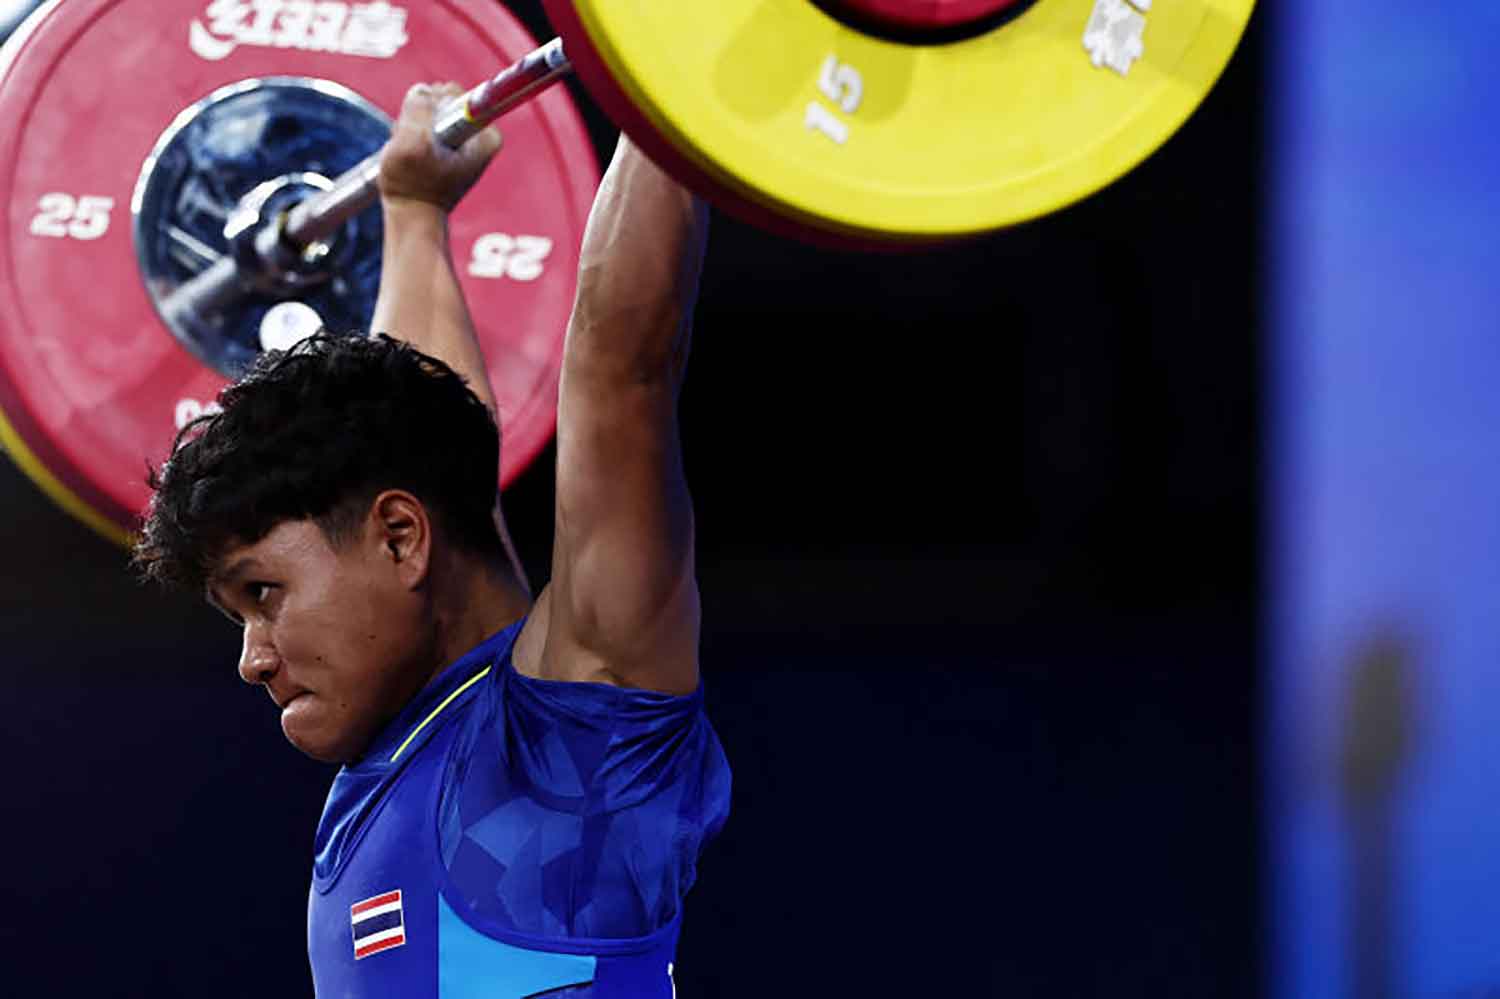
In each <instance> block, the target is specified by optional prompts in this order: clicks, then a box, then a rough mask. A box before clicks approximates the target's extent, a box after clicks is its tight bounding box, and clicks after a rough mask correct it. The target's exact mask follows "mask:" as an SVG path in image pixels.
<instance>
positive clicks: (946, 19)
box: [820, 0, 1020, 35]
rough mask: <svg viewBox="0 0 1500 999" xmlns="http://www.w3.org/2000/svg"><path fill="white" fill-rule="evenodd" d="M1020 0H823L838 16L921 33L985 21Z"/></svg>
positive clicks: (899, 31)
mask: <svg viewBox="0 0 1500 999" xmlns="http://www.w3.org/2000/svg"><path fill="white" fill-rule="evenodd" d="M1019 2H1020V0H822V2H821V4H820V6H822V7H824V8H825V9H827V10H828V11H830V12H831V13H833V14H834V15H835V16H838V15H844V16H847V17H849V18H851V19H853V20H854V21H855V22H856V23H858V22H865V23H870V24H874V25H877V26H879V27H882V28H885V29H887V30H889V31H894V32H898V33H901V32H913V33H916V34H918V35H920V34H924V33H927V32H933V31H945V30H953V29H962V28H965V27H969V26H973V25H979V24H983V23H985V22H987V21H989V20H990V19H991V18H993V17H995V16H996V15H998V14H999V13H1001V12H1002V11H1004V10H1006V9H1007V8H1009V7H1014V6H1015V5H1016V4H1017V3H1019Z"/></svg>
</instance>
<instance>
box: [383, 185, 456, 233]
mask: <svg viewBox="0 0 1500 999" xmlns="http://www.w3.org/2000/svg"><path fill="white" fill-rule="evenodd" d="M380 208H381V211H382V212H383V213H384V214H385V221H386V230H387V231H386V237H387V238H390V235H391V230H393V229H395V230H402V229H424V230H432V229H435V230H438V231H440V232H441V233H442V234H444V235H446V234H447V232H448V211H447V209H445V208H443V206H442V205H439V204H435V203H433V202H431V201H422V200H421V199H419V198H406V197H392V196H385V195H382V196H381V199H380Z"/></svg>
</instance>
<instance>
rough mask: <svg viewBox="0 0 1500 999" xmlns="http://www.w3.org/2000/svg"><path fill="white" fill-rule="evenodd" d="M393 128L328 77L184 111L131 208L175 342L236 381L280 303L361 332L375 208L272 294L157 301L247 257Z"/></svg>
mask: <svg viewBox="0 0 1500 999" xmlns="http://www.w3.org/2000/svg"><path fill="white" fill-rule="evenodd" d="M390 132H391V120H390V118H389V116H387V115H386V114H385V113H384V112H383V111H381V110H380V109H379V108H377V107H375V106H374V105H373V104H371V103H370V102H369V101H366V100H365V99H364V98H362V97H360V96H359V95H358V94H356V93H354V92H353V91H352V90H349V89H348V88H347V87H343V86H340V85H338V84H335V83H331V82H329V81H326V80H310V79H296V78H291V77H277V78H271V79H264V80H247V81H244V82H242V83H236V84H233V85H231V86H229V87H227V88H225V89H223V90H220V91H218V92H216V93H214V94H212V95H211V96H209V97H208V98H207V99H205V100H203V101H202V102H200V103H198V104H196V105H194V106H193V107H191V108H189V109H188V110H187V111H185V112H183V114H182V115H180V116H179V117H178V119H177V120H176V121H174V122H173V123H172V125H171V126H170V127H169V128H168V129H167V132H166V134H165V135H163V136H162V137H161V140H160V141H159V142H158V143H157V145H156V147H155V149H153V150H152V153H151V155H150V156H149V157H148V158H147V160H146V163H145V166H144V167H143V168H142V170H141V176H140V181H139V183H138V184H137V186H136V190H135V196H134V198H133V200H132V204H131V207H132V211H133V213H134V215H135V244H136V252H137V254H138V255H139V259H140V270H141V276H142V278H144V280H145V282H146V292H147V294H148V295H150V296H151V300H152V303H153V304H154V305H156V306H157V311H158V313H159V314H160V315H161V318H162V322H163V323H165V324H166V326H167V329H168V330H169V331H170V332H171V334H172V335H173V336H175V337H176V338H177V339H178V341H179V342H180V343H182V344H183V345H184V346H185V347H187V348H188V350H190V351H191V352H192V353H193V354H194V355H195V356H196V357H197V358H198V359H199V360H200V361H202V362H203V363H204V364H207V365H209V366H210V367H212V368H214V369H216V370H217V371H219V372H220V373H222V374H224V375H227V376H229V377H234V376H236V375H238V374H239V373H240V372H242V371H243V370H244V369H245V368H246V367H247V366H248V365H249V364H250V363H251V362H252V361H254V360H255V358H256V356H257V355H258V354H259V353H260V352H261V350H262V349H263V346H264V345H263V342H262V341H263V339H264V338H263V329H262V328H263V326H264V325H265V322H266V316H267V313H268V312H269V311H270V310H271V309H272V308H273V307H274V306H275V305H277V304H278V302H280V301H284V300H286V299H289V298H296V299H297V300H298V301H300V302H301V303H303V304H304V305H306V306H307V307H308V308H310V309H311V310H312V311H313V312H314V313H316V314H317V316H318V317H319V323H318V325H320V326H323V327H326V328H328V329H331V330H364V329H367V328H368V326H369V322H370V315H371V312H372V311H373V308H374V304H375V297H376V295H377V294H378V293H379V290H380V258H381V254H380V248H381V242H382V239H383V237H384V227H383V225H382V222H381V218H380V213H379V212H378V211H375V212H365V213H364V214H362V215H360V216H358V217H356V218H354V219H353V220H351V221H349V222H347V223H345V225H344V227H343V231H342V232H340V233H339V234H338V236H337V237H336V238H335V239H333V240H331V241H329V242H328V243H318V244H314V246H313V247H309V252H307V253H305V254H304V255H303V259H302V260H301V261H300V262H299V263H300V266H298V267H297V268H295V269H293V270H290V271H288V272H287V274H286V275H285V277H284V279H283V281H282V282H281V283H280V286H279V287H266V288H261V289H258V290H257V293H256V294H251V295H247V296H246V297H245V298H243V299H241V300H240V301H238V302H236V303H235V304H234V306H233V307H232V308H230V309H228V310H225V311H220V312H216V313H213V314H209V315H200V314H188V315H184V314H182V313H180V312H170V311H167V310H163V309H162V308H161V304H162V302H163V301H164V300H166V299H167V298H168V297H169V296H170V295H171V293H172V292H173V291H174V290H176V289H177V288H178V287H179V286H180V285H181V284H182V283H183V282H184V281H186V280H187V279H189V278H191V277H192V276H193V275H195V274H198V273H201V272H202V271H203V270H204V268H206V267H208V266H210V265H211V264H212V263H213V262H214V261H216V260H218V259H219V258H220V257H223V256H225V255H234V256H240V257H246V256H247V255H248V254H251V253H253V252H254V247H253V245H252V243H253V237H254V234H255V233H256V232H257V231H258V229H259V227H260V226H261V225H263V224H266V223H268V222H272V221H274V220H275V219H276V218H277V217H278V216H279V215H280V214H281V213H283V212H285V211H288V210H290V209H291V208H292V207H293V206H294V205H295V204H297V203H298V202H299V201H301V200H302V199H303V198H305V197H307V196H308V195H309V194H312V193H313V192H316V191H320V190H327V189H328V188H329V187H330V186H331V185H332V180H331V178H333V177H337V176H338V175H339V174H341V173H343V172H344V171H345V170H348V169H349V168H350V167H352V166H354V165H355V164H357V163H359V162H360V161H361V160H362V159H364V158H365V157H366V156H369V155H370V154H372V153H374V152H377V151H378V150H379V149H380V148H381V147H382V146H383V145H385V143H386V141H387V140H388V139H389V138H390ZM268 177H269V178H272V179H270V180H266V179H265V178H268ZM246 263H247V266H246V267H245V269H244V272H245V273H246V274H247V275H248V274H253V273H254V272H255V271H254V268H253V267H251V266H248V265H249V264H250V263H252V261H251V260H248V259H247V261H246Z"/></svg>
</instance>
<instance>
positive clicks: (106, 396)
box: [0, 0, 599, 542]
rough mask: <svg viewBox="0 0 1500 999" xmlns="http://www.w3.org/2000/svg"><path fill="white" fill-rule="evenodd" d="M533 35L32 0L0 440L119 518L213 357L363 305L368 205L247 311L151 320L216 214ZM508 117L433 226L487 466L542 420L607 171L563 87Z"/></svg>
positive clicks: (405, 9)
mask: <svg viewBox="0 0 1500 999" xmlns="http://www.w3.org/2000/svg"><path fill="white" fill-rule="evenodd" d="M536 44H537V43H536V40H535V39H534V38H533V37H532V36H531V35H530V34H529V33H527V32H526V31H525V30H524V29H523V28H522V27H521V25H520V24H519V23H518V22H517V21H516V20H515V19H514V18H512V17H511V16H510V15H509V14H508V13H507V12H506V11H505V9H504V8H503V7H502V6H500V5H499V4H498V3H490V2H473V0H420V2H417V0H392V2H381V3H374V2H369V3H367V2H363V0H348V2H345V0H320V2H318V3H317V4H306V3H293V2H289V0H287V2H282V0H256V2H254V3H248V2H246V3H236V2H226V0H66V2H53V3H50V4H48V5H46V6H44V7H42V8H41V9H40V10H38V12H37V13H36V14H34V15H33V16H32V17H31V18H30V19H29V20H28V21H27V22H25V23H24V24H23V25H22V26H21V28H20V29H19V30H18V31H17V33H16V34H15V35H14V36H12V38H11V40H10V41H9V42H8V43H7V44H6V46H5V48H4V49H3V50H0V148H3V149H5V150H6V155H5V157H4V158H3V160H0V203H3V204H4V205H5V206H6V209H7V213H6V216H5V218H6V222H5V226H4V228H3V229H0V443H3V444H4V447H5V449H6V450H7V451H8V452H9V453H10V455H11V457H12V458H13V459H14V460H15V461H16V462H17V463H18V464H19V465H20V466H21V468H22V469H23V470H25V471H26V472H27V473H28V474H29V475H30V476H31V477H32V478H34V479H35V480H36V481H37V482H38V483H39V484H40V485H41V486H42V488H43V489H45V490H46V491H47V493H48V494H49V495H50V496H52V497H53V498H54V499H55V500H56V501H57V502H58V503H60V504H61V505H62V506H64V507H65V508H66V509H68V510H69V512H71V513H73V514H74V515H75V516H77V517H78V518H79V519H81V520H83V521H85V522H87V523H88V524H90V525H91V526H93V527H94V528H96V529H97V530H99V531H100V532H101V533H103V534H106V535H107V536H109V537H112V538H115V539H117V540H120V541H122V542H124V541H127V540H128V536H129V532H130V531H131V530H132V529H133V527H134V525H135V524H136V523H138V518H139V515H140V512H141V511H142V510H143V509H144V508H145V505H146V503H147V502H148V500H149V499H150V490H149V488H148V487H147V485H146V481H145V472H146V468H147V464H148V462H160V461H162V460H163V459H165V458H166V456H167V455H168V454H169V453H170V448H171V444H172V440H173V438H174V437H175V435H176V433H177V429H178V427H179V426H181V425H182V424H183V423H185V422H186V421H187V420H189V419H192V418H193V417H195V416H197V415H199V414H201V413H202V412H204V411H205V410H207V409H211V408H212V407H213V405H214V400H215V399H216V398H217V396H218V394H219V391H220V390H221V389H222V388H223V387H224V386H225V385H226V384H227V378H226V376H225V374H224V371H226V370H234V369H236V368H237V367H238V366H239V365H240V364H242V363H243V361H244V360H245V359H246V358H248V357H249V356H251V354H252V353H253V352H254V351H255V350H258V349H261V348H263V347H265V346H268V345H277V344H285V343H287V342H291V341H294V340H295V339H296V338H297V337H299V336H302V335H305V333H306V332H307V331H308V329H309V327H310V326H312V325H313V324H314V323H326V324H327V325H328V326H330V327H333V328H337V327H341V326H342V327H346V328H358V327H360V326H361V325H363V324H364V323H365V322H367V319H368V316H369V314H370V309H371V307H372V306H373V302H374V295H373V290H374V280H375V275H378V273H379V270H378V268H379V259H378V254H374V253H372V252H369V250H368V247H369V245H370V243H371V241H377V242H378V234H379V229H380V224H379V223H380V220H379V211H378V209H375V210H373V211H372V212H371V214H370V215H369V216H368V217H361V218H360V219H359V220H358V221H357V222H355V223H352V224H350V225H348V226H346V227H345V228H344V229H343V231H342V232H341V233H340V234H338V235H337V236H336V237H335V238H334V239H332V240H331V241H329V245H328V246H327V248H326V253H325V254H324V256H323V258H322V259H318V253H319V251H317V250H316V249H315V250H314V251H313V253H312V254H311V257H312V258H313V259H309V260H304V261H303V262H302V264H301V265H299V268H298V269H299V270H300V269H301V267H302V266H303V265H305V267H306V273H304V274H299V275H297V278H296V281H295V282H294V284H295V283H298V282H303V283H301V284H300V286H297V287H273V288H263V289H262V290H261V291H260V292H258V293H257V294H255V295H252V296H250V297H249V298H247V299H245V302H246V303H248V306H249V310H250V311H249V313H248V314H247V315H239V314H237V313H236V314H235V315H232V316H224V317H217V318H215V317H213V316H201V317H197V319H198V320H201V322H202V325H203V327H204V328H188V329H185V330H180V331H179V330H169V329H168V327H167V325H166V324H165V323H164V322H163V320H162V319H161V317H160V316H159V315H158V311H157V307H156V303H157V302H158V301H160V300H161V299H160V296H162V295H163V294H166V293H167V292H168V291H169V289H170V287H171V286H172V285H173V284H174V283H180V282H182V281H183V280H184V279H185V278H186V277H187V276H189V275H190V274H191V273H192V272H193V271H194V269H195V268H196V267H199V266H200V265H201V263H202V262H205V261H208V260H210V259H211V256H212V255H213V254H217V253H222V252H227V251H232V250H233V249H234V248H235V239H234V237H235V236H236V235H240V233H237V232H236V231H235V230H234V229H233V227H231V230H230V232H229V234H228V235H226V233H225V226H226V225H227V224H229V223H230V216H231V215H233V213H234V210H235V209H237V208H245V209H247V210H248V209H251V208H252V207H253V206H252V204H251V202H252V201H253V200H254V199H255V198H264V199H265V203H264V204H263V205H261V206H259V207H258V208H256V209H255V210H256V211H257V212H270V213H275V212H278V211H280V210H282V208H284V207H285V206H286V204H287V203H289V202H290V201H292V200H295V199H296V198H298V197H300V196H301V194H302V192H303V191H305V190H307V189H313V188H316V187H318V186H320V185H321V183H322V182H323V180H324V179H327V178H332V177H334V176H336V175H337V174H338V173H340V172H341V170H342V168H343V166H345V165H346V164H352V163H353V162H355V161H357V160H358V159H360V158H361V157H363V156H364V155H365V154H366V153H368V152H370V151H371V150H372V149H373V148H376V147H378V145H379V143H380V139H381V137H382V136H383V135H384V134H385V129H386V128H387V127H388V126H387V122H388V120H389V118H388V116H391V115H394V114H395V113H396V112H397V111H398V110H399V108H400V106H401V102H402V99H403V98H404V96H405V94H406V91H407V89H408V88H409V87H410V86H411V84H413V83H415V82H418V81H423V80H449V79H451V80H457V81H461V82H463V83H466V84H467V83H472V82H474V81H477V80H481V79H485V78H487V77H489V76H490V75H492V74H493V73H494V72H495V71H496V69H497V68H498V67H501V66H505V65H507V64H509V63H511V62H514V61H516V60H517V59H519V58H520V57H521V56H523V55H525V54H526V53H528V52H530V51H531V50H532V49H534V48H535V47H536ZM286 77H294V78H298V79H299V80H302V81H324V80H331V81H337V82H338V84H339V88H336V89H333V90H332V91H331V92H330V88H328V87H326V86H324V85H323V84H310V85H309V86H306V87H304V86H301V85H299V86H297V87H295V88H293V89H291V90H288V89H286V88H285V87H283V86H281V85H280V84H278V83H276V81H277V80H279V79H280V78H286ZM244 81H255V83H254V85H253V86H252V85H248V84H244ZM241 85H245V86H247V87H248V89H247V91H246V92H245V93H244V94H243V95H242V96H236V95H235V92H234V88H236V87H239V86H241ZM308 90H311V91H313V92H315V93H316V95H317V96H313V95H312V94H310V93H308V92H307V91H308ZM257 102H261V103H257ZM283 112H287V113H285V114H283ZM504 129H505V136H506V144H505V146H506V148H505V152H504V153H503V154H502V156H501V160H500V162H498V163H497V164H496V165H495V167H494V168H492V169H491V170H490V171H489V172H488V173H487V174H486V176H485V177H484V179H483V180H481V181H480V183H479V184H478V185H477V186H476V187H475V189H474V190H473V191H472V192H471V193H470V194H469V196H468V197H467V198H466V199H465V201H464V203H463V204H462V205H461V206H460V207H459V209H458V210H457V211H456V212H455V213H454V215H453V218H452V220H451V223H450V227H449V235H450V243H451V246H452V251H453V255H454V258H455V265H456V269H457V271H458V274H459V278H460V281H461V282H462V285H463V289H464V294H465V296H466V297H467V298H468V300H469V303H470V305H471V306H472V308H473V312H474V315H475V318H476V322H477V324H478V327H479V336H480V340H481V343H482V346H483V348H484V351H485V357H486V361H487V363H488V365H489V376H490V381H491V383H492V385H493V386H494V388H495V393H496V396H497V399H498V402H499V407H500V415H501V422H502V424H503V430H504V440H505V445H504V448H503V450H502V455H501V468H500V484H501V485H505V484H508V483H509V482H511V481H513V480H514V479H515V477H516V476H517V475H519V474H520V473H521V471H522V470H523V469H524V468H525V467H526V466H527V465H528V464H529V463H530V462H531V461H532V460H533V459H534V458H535V457H536V455H537V454H538V453H540V452H541V450H542V448H543V447H545V445H546V443H547V441H548V440H549V439H550V438H551V436H552V433H553V430H554V428H555V423H556V406H557V381H558V374H559V371H560V369H561V359H562V344H563V338H564V334H565V332H566V329H567V321H568V315H569V313H570V311H571V309H572V305H573V295H574V290H575V287H576V281H577V272H578V248H579V246H580V244H581V242H582V235H583V228H584V224H585V222H586V220H587V217H588V212H589V208H590V206H591V205H592V203H593V196H594V192H595V190H596V189H597V187H598V183H599V164H598V160H597V158H596V155H595V153H594V149H593V144H592V142H591V141H590V139H589V137H588V133H587V131H586V129H585V127H584V124H583V121H582V119H581V117H580V116H579V114H578V111H577V109H576V108H575V106H574V105H573V103H572V100H571V99H570V98H569V96H568V94H567V92H566V90H564V89H563V88H555V89H553V90H551V91H549V92H547V93H545V94H541V95H540V96H538V97H537V99H536V100H534V101H532V102H530V103H528V104H527V105H525V106H524V107H522V108H518V109H516V110H515V111H514V112H512V113H510V114H508V115H507V116H506V118H505V121H504ZM334 133H342V135H343V136H344V137H347V138H348V139H349V141H350V142H351V145H350V147H349V148H347V149H345V148H343V147H342V146H341V142H342V139H340V138H339V137H338V136H337V135H336V134H334ZM153 156H155V158H156V162H155V163H152V164H149V165H148V160H150V159H151V158H152V157H153ZM302 157H305V159H303V158H302ZM137 195H138V197H137ZM132 207H138V208H139V211H138V212H137V214H136V219H137V220H138V221H139V224H140V239H139V246H140V257H139V258H138V255H137V240H136V238H135V236H134V231H133V230H134V229H135V226H133V225H132V218H131V215H130V211H131V209H132ZM174 229H175V230H177V231H173V230H174ZM143 278H144V280H143ZM148 286H149V291H148ZM236 308H238V307H236ZM395 332H398V333H399V332H400V331H395Z"/></svg>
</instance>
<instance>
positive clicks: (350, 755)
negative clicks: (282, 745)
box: [281, 715, 363, 763]
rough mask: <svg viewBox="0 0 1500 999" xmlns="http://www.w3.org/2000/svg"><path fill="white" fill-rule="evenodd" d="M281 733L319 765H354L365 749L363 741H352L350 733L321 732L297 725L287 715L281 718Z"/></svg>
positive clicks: (310, 727)
mask: <svg viewBox="0 0 1500 999" xmlns="http://www.w3.org/2000/svg"><path fill="white" fill-rule="evenodd" d="M281 732H282V734H283V735H285V736H286V741H287V742H290V743H291V744H292V745H293V746H295V747H296V748H297V749H298V750H300V751H301V752H302V754H303V755H305V756H310V757H312V758H313V759H315V760H317V761H318V762H319V763H352V762H354V761H355V760H356V759H358V758H359V751H360V749H362V748H363V743H362V741H361V740H357V739H351V738H350V737H349V735H348V733H343V732H325V731H319V730H317V729H315V728H313V727H312V726H306V725H298V724H295V723H294V722H293V721H292V719H289V718H287V717H286V716H285V715H283V716H282V718H281Z"/></svg>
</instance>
